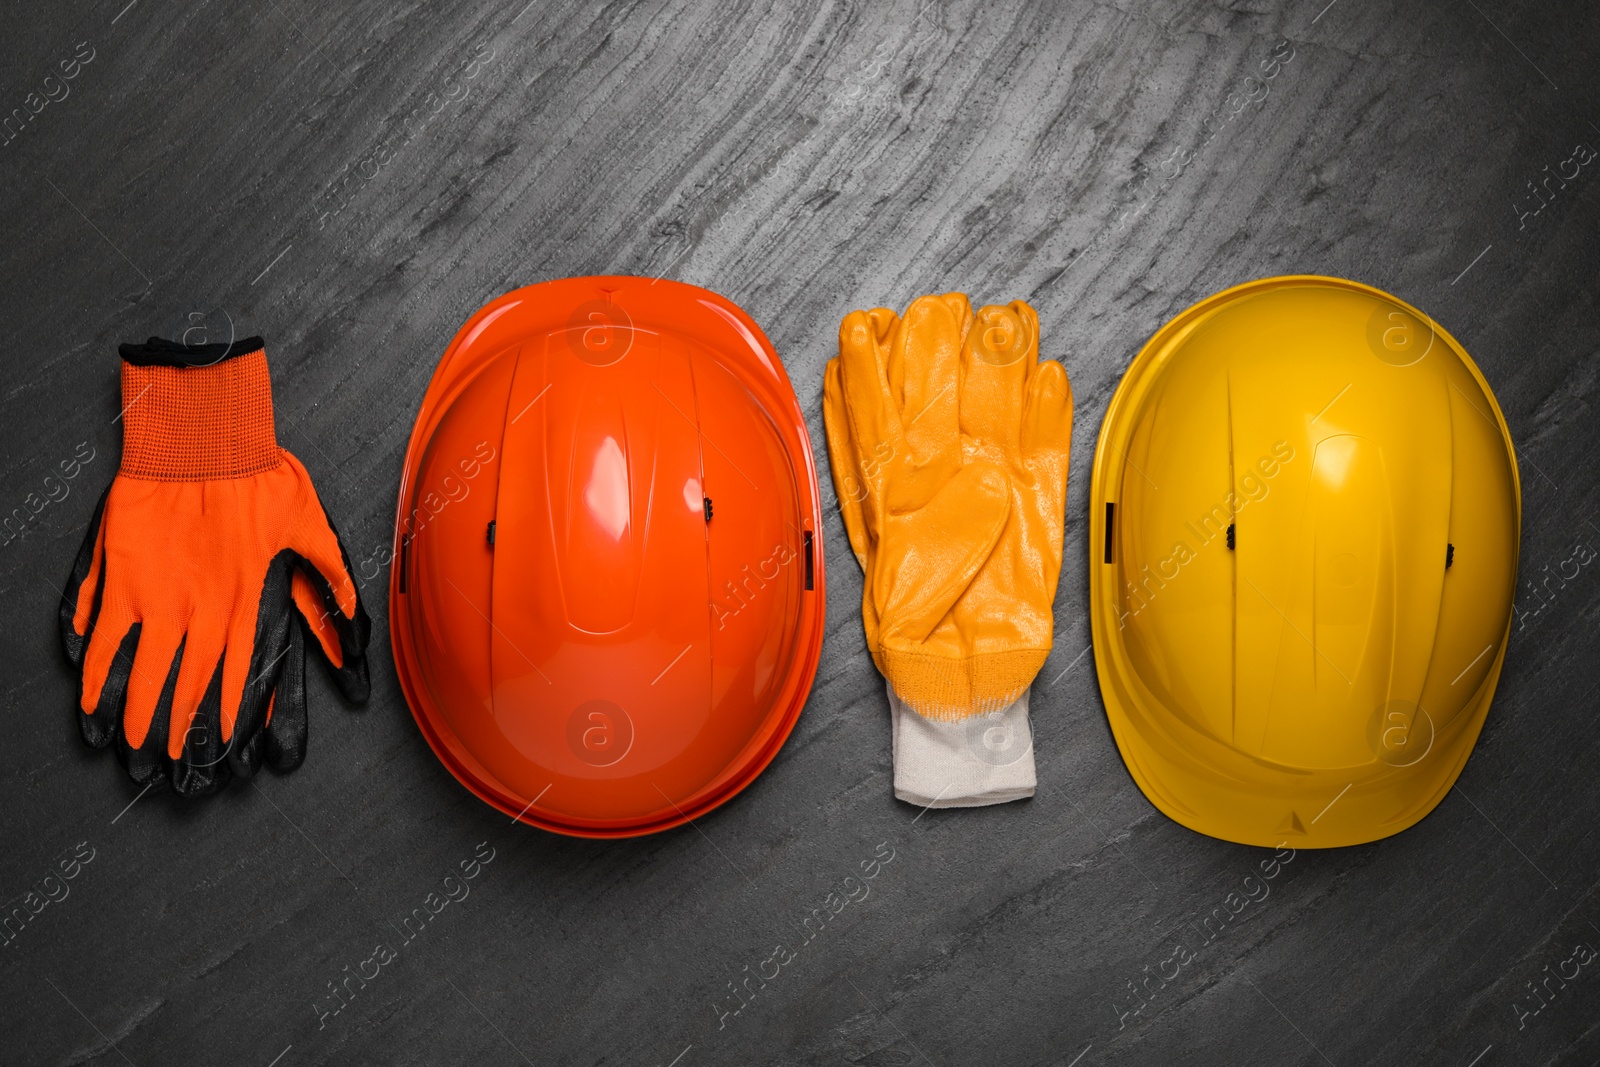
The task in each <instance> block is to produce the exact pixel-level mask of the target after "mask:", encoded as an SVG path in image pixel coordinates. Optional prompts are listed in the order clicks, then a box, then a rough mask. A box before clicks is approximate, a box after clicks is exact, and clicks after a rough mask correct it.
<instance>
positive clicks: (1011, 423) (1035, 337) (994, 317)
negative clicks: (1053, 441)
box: [961, 300, 1039, 467]
mask: <svg viewBox="0 0 1600 1067" xmlns="http://www.w3.org/2000/svg"><path fill="white" fill-rule="evenodd" d="M1038 360H1039V317H1038V316H1037V315H1036V314H1034V311H1033V309H1032V308H1031V307H1029V306H1028V305H1027V304H1025V303H1023V302H1022V301H1021V300H1013V301H1012V302H1011V303H1010V304H1009V305H1008V306H1006V307H997V306H995V305H990V306H988V307H985V308H983V309H982V310H981V311H979V312H978V314H977V317H976V320H975V321H974V323H973V326H972V329H971V330H970V331H969V332H968V333H967V342H966V345H965V346H964V348H963V350H962V359H961V372H962V376H961V433H962V434H963V436H964V437H966V438H969V439H971V441H972V444H973V445H974V446H975V448H976V451H977V454H978V455H980V456H983V457H984V458H985V459H989V460H991V461H993V462H996V463H1001V464H1005V465H1007V466H1008V467H1010V466H1011V465H1014V464H1015V463H1017V462H1019V461H1020V459H1021V450H1022V440H1021V436H1022V435H1021V431H1022V401H1023V391H1024V389H1025V388H1026V387H1027V382H1028V377H1029V375H1030V374H1031V373H1032V371H1033V368H1034V366H1035V365H1036V364H1037V363H1038Z"/></svg>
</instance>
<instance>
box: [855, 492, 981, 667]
mask: <svg viewBox="0 0 1600 1067" xmlns="http://www.w3.org/2000/svg"><path fill="white" fill-rule="evenodd" d="M1010 513H1011V484H1010V480H1009V479H1008V478H1007V477H1006V476H1005V473H1004V472H1003V471H1002V470H1001V469H1000V468H999V467H996V466H994V465H993V464H990V463H986V462H983V461H982V460H977V461H974V462H972V463H970V464H968V465H967V466H966V467H963V468H962V469H961V472H960V473H959V474H957V475H956V476H955V477H954V478H952V479H951V480H950V481H949V482H948V483H947V484H946V485H945V487H944V488H943V489H941V490H940V491H939V492H938V493H937V494H936V495H935V496H934V498H933V499H932V500H931V501H930V502H929V503H928V505H927V506H926V507H924V508H922V509H920V510H919V511H917V512H916V513H914V514H912V515H907V516H904V517H902V518H900V519H896V520H895V521H896V522H900V523H904V524H906V525H907V528H906V529H905V530H904V531H903V535H897V538H896V543H897V544H899V545H900V546H901V547H902V549H903V551H902V552H900V553H898V554H889V553H884V554H882V555H881V556H880V557H879V560H878V566H877V573H876V574H874V575H873V581H872V587H873V590H874V592H875V594H876V599H877V602H878V614H879V620H880V625H881V627H882V631H881V632H882V637H883V641H884V642H885V643H889V642H894V643H896V644H899V643H903V642H913V643H916V642H921V641H924V640H926V639H927V637H928V635H929V634H930V633H931V632H932V631H933V628H934V627H935V626H936V625H938V623H939V620H940V619H942V618H943V617H944V616H945V615H946V613H948V612H949V610H950V608H951V607H952V606H953V605H954V604H955V602H956V600H957V599H959V598H960V596H961V594H962V593H964V592H966V590H967V587H968V586H969V585H971V584H972V580H973V578H975V577H976V576H977V574H978V571H979V569H980V568H981V567H982V566H983V563H984V561H985V560H987V559H988V558H989V555H990V553H992V552H993V551H994V546H995V544H996V543H997V542H998V541H999V540H1000V535H1001V533H1002V532H1003V531H1004V530H1005V527H1006V519H1007V517H1008V516H1009V515H1010Z"/></svg>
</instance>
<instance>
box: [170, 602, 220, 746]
mask: <svg viewBox="0 0 1600 1067" xmlns="http://www.w3.org/2000/svg"><path fill="white" fill-rule="evenodd" d="M224 632H225V631H224V630H223V624H222V620H221V619H219V618H217V617H216V616H215V615H196V616H195V617H194V618H192V619H190V620H189V632H188V633H187V634H186V635H185V636H184V639H183V664H182V666H180V667H179V668H178V682H177V686H176V687H175V688H174V690H173V694H172V715H171V718H170V720H169V723H168V730H169V731H170V732H169V733H168V735H167V755H168V756H170V757H172V758H173V759H176V758H177V757H178V755H179V753H181V752H182V751H183V749H184V747H185V746H186V745H187V744H188V741H187V740H186V736H187V735H188V734H189V732H190V725H191V723H193V724H195V725H196V727H197V729H198V730H199V731H204V730H205V729H206V728H207V727H208V726H209V725H210V724H208V723H206V722H204V721H203V720H201V719H197V718H196V714H195V713H196V712H197V711H198V710H199V708H200V702H201V701H202V700H203V699H204V698H205V697H206V696H208V695H209V694H208V691H209V690H210V689H211V684H212V681H213V680H215V682H216V685H217V699H216V706H217V707H220V706H221V704H222V675H221V674H220V673H219V671H220V670H221V669H222V652H223V649H224V647H225V644H226V642H225V638H224V636H223V635H224ZM214 715H215V712H214V711H213V716H214ZM214 740H215V741H216V743H217V744H219V745H220V744H221V743H222V740H223V739H222V738H216V739H214Z"/></svg>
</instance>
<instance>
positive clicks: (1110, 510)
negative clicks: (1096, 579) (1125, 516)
mask: <svg viewBox="0 0 1600 1067" xmlns="http://www.w3.org/2000/svg"><path fill="white" fill-rule="evenodd" d="M1116 518H1117V506H1116V505H1115V504H1113V503H1112V502H1111V501H1109V500H1108V501H1106V562H1107V563H1110V562H1111V533H1112V531H1113V530H1115V529H1116V525H1117V523H1116ZM1228 546H1229V547H1230V548H1231V547H1233V537H1232V535H1231V534H1230V535H1229V538H1228Z"/></svg>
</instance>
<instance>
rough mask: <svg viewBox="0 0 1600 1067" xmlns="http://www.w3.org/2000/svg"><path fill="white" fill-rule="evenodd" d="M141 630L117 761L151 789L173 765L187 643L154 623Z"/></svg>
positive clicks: (120, 732) (147, 620)
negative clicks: (176, 703)
mask: <svg viewBox="0 0 1600 1067" xmlns="http://www.w3.org/2000/svg"><path fill="white" fill-rule="evenodd" d="M141 627H142V630H141V633H140V635H139V645H138V649H137V650H136V651H135V652H134V655H133V668H132V670H131V672H130V673H129V676H128V695H127V700H126V702H125V704H124V708H123V715H122V729H121V730H119V731H117V758H118V759H119V760H120V761H121V762H122V766H123V767H124V768H126V769H127V772H128V776H129V777H130V778H132V779H133V780H134V781H135V782H138V783H139V784H140V785H148V784H150V783H152V782H155V781H158V780H159V779H161V778H162V777H163V776H164V775H165V774H166V770H167V767H168V765H169V764H170V763H171V762H172V761H171V759H170V758H169V757H168V755H167V739H168V736H169V733H170V731H169V729H168V723H169V722H170V721H171V716H172V694H173V692H174V691H175V690H176V689H177V687H178V670H179V668H180V667H181V665H182V662H183V637H182V635H181V634H178V633H177V630H176V628H172V627H166V628H163V627H162V626H161V625H160V624H159V623H158V622H155V621H153V620H149V619H146V620H144V622H143V623H142V624H141ZM174 636H176V639H175V640H174V639H173V638H174Z"/></svg>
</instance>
